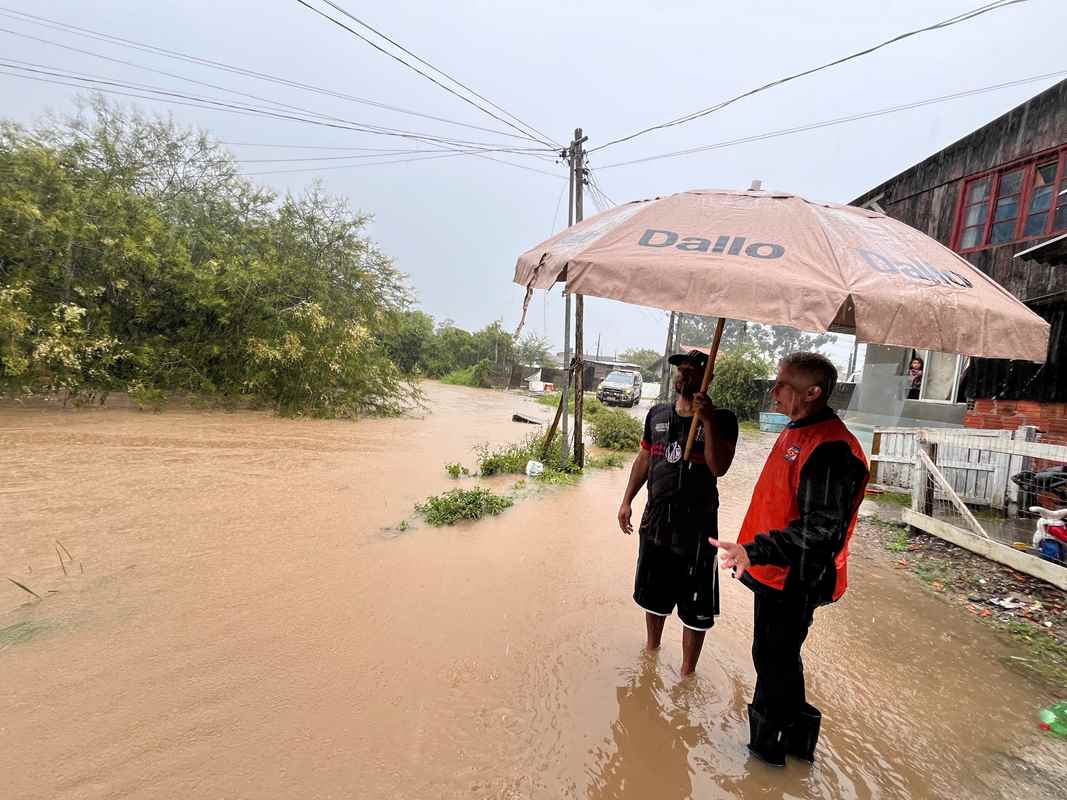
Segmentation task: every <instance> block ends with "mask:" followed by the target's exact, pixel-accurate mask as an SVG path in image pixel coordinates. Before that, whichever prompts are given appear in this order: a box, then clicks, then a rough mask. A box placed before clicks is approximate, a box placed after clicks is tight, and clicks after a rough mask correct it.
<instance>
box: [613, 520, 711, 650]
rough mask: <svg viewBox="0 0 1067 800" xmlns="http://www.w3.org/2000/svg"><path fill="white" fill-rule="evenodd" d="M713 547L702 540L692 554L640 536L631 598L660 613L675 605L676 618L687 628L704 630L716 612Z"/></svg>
mask: <svg viewBox="0 0 1067 800" xmlns="http://www.w3.org/2000/svg"><path fill="white" fill-rule="evenodd" d="M716 552H717V550H716V548H714V547H712V546H711V545H710V544H708V543H707V542H705V543H704V544H703V546H702V547H700V548H699V550H698V552H697V553H696V554H695V555H693V556H684V555H681V554H679V553H677V552H676V551H674V550H672V549H671V548H669V547H665V546H664V545H659V544H655V543H653V542H651V541H649V539H648V538H647V537H644V536H642V537H641V544H640V550H639V551H638V556H637V576H636V578H635V579H634V602H635V603H637V605H639V606H641V608H643V609H644V610H645V611H648V612H649V613H652V614H657V615H659V616H661V617H666V616H669V615H670V613H671V612H672V611H674V608H675V606H677V607H678V619H680V620H681V621H682V624H683V625H685V627H687V628H691V629H693V630H695V631H706V630H708V629H709V628H711V626H713V625H714V624H715V617H716V615H718V613H719V576H718V565H717V564H716V563H715V554H716Z"/></svg>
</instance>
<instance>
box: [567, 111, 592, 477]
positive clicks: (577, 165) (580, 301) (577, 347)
mask: <svg viewBox="0 0 1067 800" xmlns="http://www.w3.org/2000/svg"><path fill="white" fill-rule="evenodd" d="M586 139H588V137H587V136H582V129H581V128H575V129H574V142H573V144H572V145H571V146H572V147H573V148H574V150H573V152H574V157H573V158H572V159H571V174H572V175H573V178H572V180H573V182H574V224H575V225H577V224H578V223H579V222H581V221H582V219H583V218H584V217H583V213H582V212H583V194H584V193H583V187H584V186H585V148H584V147H582V145H583V144H584V143H585V141H586ZM584 326H585V298H584V297H582V296H581V295H580V294H578V295H575V296H574V463H576V464H577V465H578V467H579V468H581V467H583V466H585V445H584V444H583V442H582V399H583V397H584V395H585V361H584V360H583V357H582V355H583V353H582V351H583V348H584V347H585V342H584V336H585V331H584Z"/></svg>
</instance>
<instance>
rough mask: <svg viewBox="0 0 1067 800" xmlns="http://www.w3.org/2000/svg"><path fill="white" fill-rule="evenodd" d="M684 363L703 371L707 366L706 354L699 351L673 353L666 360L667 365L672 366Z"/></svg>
mask: <svg viewBox="0 0 1067 800" xmlns="http://www.w3.org/2000/svg"><path fill="white" fill-rule="evenodd" d="M686 362H688V363H690V364H692V365H694V366H696V367H700V368H701V369H703V368H704V367H706V366H707V365H708V354H707V353H703V352H701V351H700V350H690V351H689V352H688V353H675V354H674V355H673V356H671V357H670V358H668V359H667V363H668V364H673V365H674V366H678V365H679V364H684V363H686Z"/></svg>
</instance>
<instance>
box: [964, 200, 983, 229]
mask: <svg viewBox="0 0 1067 800" xmlns="http://www.w3.org/2000/svg"><path fill="white" fill-rule="evenodd" d="M988 217H989V203H978V204H977V205H973V206H971V207H970V208H968V209H967V215H966V216H965V217H964V219H963V224H964V225H966V226H967V227H970V226H971V225H982V224H984V223H985V221H986V219H987V218H988Z"/></svg>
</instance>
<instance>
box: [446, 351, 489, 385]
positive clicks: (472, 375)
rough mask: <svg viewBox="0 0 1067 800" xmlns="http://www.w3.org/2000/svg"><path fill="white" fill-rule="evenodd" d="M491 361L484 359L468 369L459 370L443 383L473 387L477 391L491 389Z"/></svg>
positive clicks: (448, 376)
mask: <svg viewBox="0 0 1067 800" xmlns="http://www.w3.org/2000/svg"><path fill="white" fill-rule="evenodd" d="M490 369H491V365H490V364H489V359H487V358H483V359H482V360H481V361H479V362H478V363H477V364H474V365H473V366H470V367H467V368H466V369H457V370H454V371H453V372H450V373H448V374H447V375H445V376H444V377H443V378H441V383H448V384H451V385H453V386H473V387H475V388H476V389H488V388H489V370H490Z"/></svg>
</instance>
